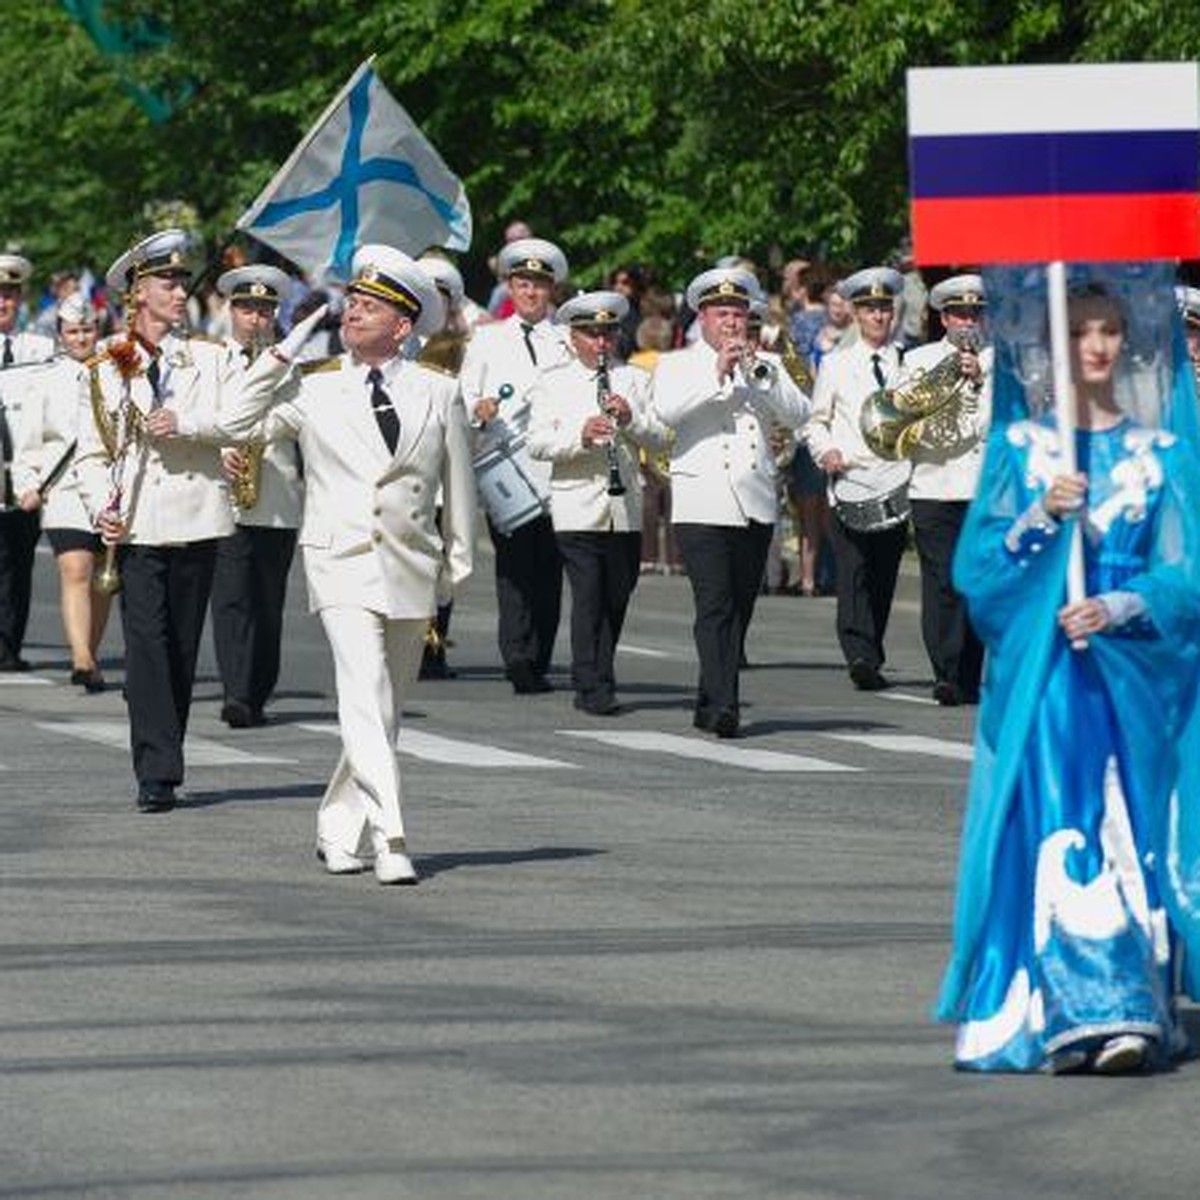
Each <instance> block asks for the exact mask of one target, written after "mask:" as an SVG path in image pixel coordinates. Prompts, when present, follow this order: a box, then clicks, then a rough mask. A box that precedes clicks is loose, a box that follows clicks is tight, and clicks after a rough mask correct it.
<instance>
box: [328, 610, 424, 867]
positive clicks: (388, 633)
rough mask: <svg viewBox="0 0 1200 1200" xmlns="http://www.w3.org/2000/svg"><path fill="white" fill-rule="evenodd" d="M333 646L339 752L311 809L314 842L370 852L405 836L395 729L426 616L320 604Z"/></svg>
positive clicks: (417, 660) (417, 657)
mask: <svg viewBox="0 0 1200 1200" xmlns="http://www.w3.org/2000/svg"><path fill="white" fill-rule="evenodd" d="M320 617H321V623H322V624H323V625H324V626H325V635H326V637H328V639H329V647H330V649H331V650H332V651H333V662H334V671H335V676H336V682H337V707H338V727H339V729H340V731H341V735H342V755H341V758H340V759H339V760H338V765H337V767H336V768H335V769H334V772H333V777H332V778H331V779H330V781H329V786H328V787H327V788H326V789H325V795H324V797H323V798H322V800H321V808H320V810H319V811H318V813H317V844H318V847H319V848H321V849H326V848H333V849H337V850H343V851H345V852H346V853H347V854H357V855H363V856H370V855H373V854H375V853H376V852H377V851H379V850H381V849H383V848H384V847H385V846H386V844H387V843H393V848H400V849H402V847H396V846H395V845H394V843H396V842H398V841H399V842H403V839H404V819H403V817H402V816H401V814H400V799H401V791H400V764H399V763H398V762H397V760H396V737H397V735H398V734H399V732H400V718H401V715H402V712H403V706H404V698H405V696H406V694H407V693H408V691H409V689H410V688H411V687H412V685H413V683H414V681H415V680H416V677H417V667H418V665H419V664H420V661H421V647H422V645H423V644H424V638H425V628H426V626H427V625H428V624H429V622H428V621H427V620H424V619H420V620H388V619H387V618H386V617H383V616H381V615H380V614H379V613H374V612H369V611H368V610H366V609H364V608H350V607H347V608H322V609H321V610H320Z"/></svg>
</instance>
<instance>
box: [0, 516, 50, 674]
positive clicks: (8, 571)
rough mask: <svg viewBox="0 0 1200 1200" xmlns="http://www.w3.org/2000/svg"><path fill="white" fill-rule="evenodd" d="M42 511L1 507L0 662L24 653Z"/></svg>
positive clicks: (7, 661)
mask: <svg viewBox="0 0 1200 1200" xmlns="http://www.w3.org/2000/svg"><path fill="white" fill-rule="evenodd" d="M41 529H42V527H41V515H40V514H39V513H36V512H31V513H27V512H22V511H21V510H20V509H19V508H10V509H4V510H3V511H0V666H3V665H4V664H5V663H12V662H15V661H16V660H17V659H18V658H20V657H21V647H22V646H23V645H24V644H25V629H26V627H27V626H28V624H29V602H30V598H31V596H32V594H33V555H34V550H35V549H36V547H37V540H38V535H39V534H40V533H41Z"/></svg>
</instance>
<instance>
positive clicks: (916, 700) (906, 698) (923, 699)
mask: <svg viewBox="0 0 1200 1200" xmlns="http://www.w3.org/2000/svg"><path fill="white" fill-rule="evenodd" d="M875 695H876V696H878V697H879V699H880V700H901V701H903V702H904V703H905V704H933V705H936V704H937V701H936V700H935V699H933V697H932V696H914V695H913V694H912V693H911V692H894V691H891V690H890V689H889V690H885V691H882V692H876V693H875Z"/></svg>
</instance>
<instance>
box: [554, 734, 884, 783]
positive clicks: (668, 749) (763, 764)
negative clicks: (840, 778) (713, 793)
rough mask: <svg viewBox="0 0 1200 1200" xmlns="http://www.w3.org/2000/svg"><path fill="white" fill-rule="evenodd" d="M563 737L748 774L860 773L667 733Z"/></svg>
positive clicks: (775, 752) (817, 761)
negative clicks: (711, 765)
mask: <svg viewBox="0 0 1200 1200" xmlns="http://www.w3.org/2000/svg"><path fill="white" fill-rule="evenodd" d="M558 732H559V733H560V734H563V735H565V736H566V737H577V738H584V739H586V740H588V741H593V742H600V743H602V744H603V745H606V746H616V747H618V748H620V749H623V750H639V751H643V752H646V753H651V754H671V755H675V756H676V757H677V758H698V759H701V760H703V761H704V762H712V763H719V764H721V765H722V766H726V767H738V768H745V769H748V770H751V771H776V772H784V771H791V772H809V773H812V772H823V773H826V774H831V773H834V772H848V771H861V770H862V768H861V767H848V766H845V765H844V764H842V763H835V762H828V761H827V760H825V759H823V758H809V757H807V756H806V755H803V754H783V753H781V752H780V751H778V750H749V749H746V748H745V747H742V746H734V745H731V744H730V743H729V742H727V741H724V742H709V741H701V740H700V738H692V737H678V736H676V735H675V734H670V733H651V732H645V731H642V730H636V729H630V730H626V731H620V730H613V731H611V732H609V731H607V730H591V729H560V730H559V731H558Z"/></svg>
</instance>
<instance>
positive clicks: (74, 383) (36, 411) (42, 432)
mask: <svg viewBox="0 0 1200 1200" xmlns="http://www.w3.org/2000/svg"><path fill="white" fill-rule="evenodd" d="M33 374H34V375H35V379H34V381H33V383H32V384H31V386H30V388H29V390H28V391H27V392H26V396H25V405H24V411H23V413H22V420H21V437H20V441H19V442H18V444H17V448H16V456H15V458H14V460H13V468H12V477H13V491H14V492H15V493H16V495H17V496H18V497H19V496H21V495H22V494H23V493H24V492H30V491H35V490H36V489H37V488H38V487H40V486H41V484H42V482H43V480H45V478H46V476H47V475H48V474H49V473H50V472H51V471H52V470H53V469H54V467H55V465H56V464H57V463H58V462H59V461H60V460H61V459H62V457H63V455H64V454H65V453H66V451H67V447H68V446H70V444H71V442H72V441H75V440H76V439H78V437H79V436H80V431H81V429H83V430H86V428H87V427H88V426H90V424H91V412H90V410H88V409H85V408H84V405H85V404H87V403H88V391H87V380H88V369H87V367H86V366H85V365H84V364H83V363H81V362H77V361H76V360H75V359H73V358H67V357H63V358H60V359H58V360H57V361H55V362H53V363H52V364H51V365H50V366H48V367H45V368H44V369H43V370H41V371H36V372H34V373H33ZM78 458H79V455H78V446H77V447H76V454H75V456H74V457H73V458H72V459H71V462H70V465H69V466H68V467H67V469H66V470H65V471H64V472H63V473H62V475H61V476H60V477H59V479H58V481H57V482H56V483H55V484H54V485H53V487H51V488H50V489H49V491H48V492H47V493H46V495H45V496H44V497H43V503H42V528H44V529H82V530H86V531H88V532H92V531H94V530H95V528H96V523H95V516H94V514H93V513H91V512H89V510H88V509H87V508H86V507H85V506H84V503H83V496H82V494H81V492H80V488H79V468H78V466H77V462H78Z"/></svg>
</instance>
